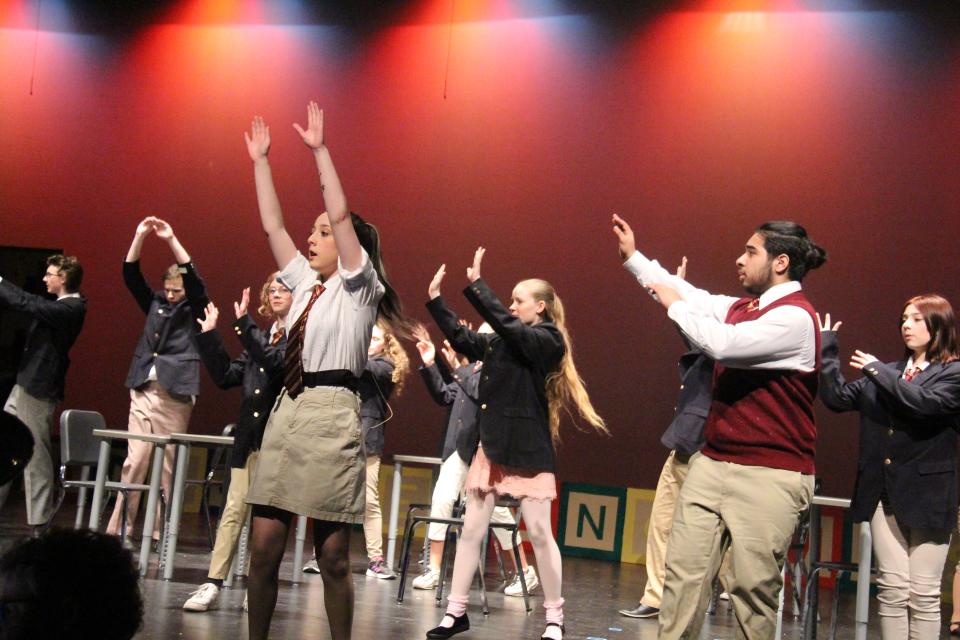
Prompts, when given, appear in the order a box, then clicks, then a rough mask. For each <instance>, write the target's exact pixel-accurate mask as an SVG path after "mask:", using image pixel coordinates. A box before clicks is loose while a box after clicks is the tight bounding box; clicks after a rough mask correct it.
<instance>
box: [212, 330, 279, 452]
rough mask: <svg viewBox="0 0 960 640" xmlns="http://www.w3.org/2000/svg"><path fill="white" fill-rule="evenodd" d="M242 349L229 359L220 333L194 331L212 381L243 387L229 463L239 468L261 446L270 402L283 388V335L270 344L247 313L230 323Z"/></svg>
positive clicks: (230, 386)
mask: <svg viewBox="0 0 960 640" xmlns="http://www.w3.org/2000/svg"><path fill="white" fill-rule="evenodd" d="M233 331H234V332H235V333H236V334H237V337H238V338H239V339H240V342H241V343H242V344H243V347H244V350H243V352H242V353H241V354H240V357H238V358H235V359H231V358H230V354H229V353H227V349H226V347H224V345H223V339H222V338H221V336H220V334H219V332H217V331H216V330H214V331H206V332H203V333H198V334H197V348H198V349H199V351H200V358H201V359H202V360H203V364H204V366H205V367H206V368H207V371H208V372H209V373H210V377H211V378H212V379H213V382H214V383H215V384H216V385H217V386H218V387H220V388H221V389H230V388H232V387H240V386H242V387H243V401H242V402H241V404H240V416H239V417H238V418H237V423H236V425H237V426H236V429H235V431H234V434H233V438H234V443H233V448H231V449H230V466H231V467H234V468H237V469H240V468H242V467H243V466H244V465H245V464H246V463H247V457H248V456H249V455H250V452H251V451H257V450H259V449H260V445H261V444H262V443H263V431H264V429H266V427H267V418H269V417H270V411H271V410H272V409H273V403H274V401H275V400H276V399H277V396H278V395H279V394H280V390H281V389H283V353H284V348H285V347H286V342H287V338H286V334H284V336H283V337H282V338H280V342H279V343H277V344H276V345H273V344H271V336H270V332H269V331H263V330H262V329H260V327H258V326H257V323H256V322H254V320H253V318H251V317H250V315H249V314H247V315H245V316H243V317H242V318H240V319H239V320H237V321H236V322H235V323H233Z"/></svg>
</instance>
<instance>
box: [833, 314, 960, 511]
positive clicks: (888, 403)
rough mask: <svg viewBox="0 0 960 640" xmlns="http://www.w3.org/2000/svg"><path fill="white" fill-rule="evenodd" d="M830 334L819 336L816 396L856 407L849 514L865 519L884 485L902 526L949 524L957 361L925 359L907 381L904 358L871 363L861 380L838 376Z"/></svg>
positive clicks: (957, 421) (957, 415) (959, 374)
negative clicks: (854, 465) (857, 438)
mask: <svg viewBox="0 0 960 640" xmlns="http://www.w3.org/2000/svg"><path fill="white" fill-rule="evenodd" d="M838 350H839V347H838V344H837V334H836V333H835V332H833V331H824V332H823V334H822V347H821V354H822V361H823V366H822V369H821V370H820V399H821V400H823V403H824V404H825V405H827V407H828V408H830V409H831V410H833V411H838V412H839V411H853V410H857V411H859V412H860V459H859V461H858V462H857V481H856V485H855V486H854V489H853V501H852V504H851V505H850V513H851V515H852V516H853V519H854V521H855V522H864V521H867V520H869V519H870V518H871V517H873V513H874V511H876V508H877V504H878V503H879V502H880V495H881V493H882V491H883V488H884V486H886V490H887V496H888V498H889V501H890V506H891V507H892V509H893V513H894V515H895V516H896V518H897V522H898V523H899V524H901V525H903V526H908V527H920V528H926V529H942V530H949V529H953V528H954V527H956V524H957V432H956V430H957V428H958V427H960V362H951V363H949V364H946V365H942V364H938V363H931V364H930V365H929V366H928V367H927V368H926V369H924V371H923V372H921V373H920V374H919V375H917V377H915V378H914V379H913V380H912V381H910V382H907V381H905V380H902V379H900V375H901V373H902V372H903V368H904V366H905V365H906V361H900V362H891V363H887V364H882V363H880V362H874V363H871V364H869V365H867V366H866V367H864V369H863V373H864V377H863V378H861V379H859V380H857V381H855V382H846V381H845V380H844V378H843V375H842V374H841V373H840V359H839V357H838Z"/></svg>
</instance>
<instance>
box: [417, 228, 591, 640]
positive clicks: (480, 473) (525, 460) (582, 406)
mask: <svg viewBox="0 0 960 640" xmlns="http://www.w3.org/2000/svg"><path fill="white" fill-rule="evenodd" d="M484 253H485V249H484V248H483V247H480V248H478V249H477V251H476V253H475V254H474V258H473V266H471V267H470V268H469V269H467V279H468V280H469V281H470V285H469V286H468V287H467V288H466V289H465V290H464V295H465V296H466V297H467V300H469V301H470V303H471V304H472V305H473V306H474V308H475V309H476V310H477V311H478V312H479V313H480V315H481V316H482V317H483V319H484V320H486V321H487V322H488V323H489V324H490V326H491V327H492V328H493V330H494V333H493V334H480V333H476V332H473V331H471V330H470V329H468V328H467V327H465V326H462V325H461V324H460V323H458V322H457V315H456V314H455V313H453V312H452V311H451V310H450V309H449V308H447V306H446V305H445V304H444V302H443V298H441V297H440V283H441V281H442V280H443V277H444V275H445V273H446V268H445V266H441V267H440V269H439V270H438V271H437V273H436V275H435V276H434V278H433V281H432V282H431V283H430V286H429V288H428V294H429V296H430V302H428V303H427V308H428V309H429V310H430V313H431V315H433V318H434V320H435V321H436V322H437V324H438V325H439V327H440V329H441V331H443V333H444V334H445V335H446V336H447V339H448V340H449V341H450V343H451V344H452V345H453V347H454V349H456V350H457V351H458V352H459V353H462V354H464V355H465V356H467V357H468V358H470V359H471V360H483V375H482V377H481V380H480V389H479V399H478V402H479V404H480V415H479V418H478V421H477V423H478V428H479V431H480V447H479V448H478V449H477V453H476V455H475V456H474V458H473V462H472V463H471V465H470V471H469V472H468V474H467V484H466V489H467V510H466V516H465V518H464V525H463V531H462V534H461V538H460V542H459V544H458V545H457V555H456V560H455V562H454V569H453V585H452V587H451V589H450V596H449V597H448V599H447V611H446V614H445V615H444V616H443V619H442V620H441V622H440V625H439V626H437V627H435V628H434V629H431V630H430V631H428V632H427V638H449V637H451V636H453V635H455V634H457V633H460V632H462V631H466V630H467V629H469V628H470V622H469V620H468V619H467V614H466V609H467V602H468V597H467V594H468V593H469V590H470V584H471V583H472V582H473V577H474V574H475V572H476V570H477V565H478V563H479V559H480V549H481V545H482V542H483V538H484V536H485V534H486V531H487V526H488V525H489V523H490V516H491V513H492V512H493V508H494V506H495V505H496V500H497V497H498V496H502V495H510V496H512V497H514V498H516V499H518V500H519V501H520V511H521V513H522V515H523V519H524V521H525V522H526V525H527V534H528V536H529V539H530V542H531V543H532V544H533V550H534V554H535V555H536V558H537V564H538V567H539V573H540V583H541V584H542V586H543V593H544V603H543V606H544V609H545V612H546V627H545V629H544V632H543V635H542V636H541V638H542V639H546V640H561V639H562V638H563V631H564V627H563V598H562V597H561V595H560V592H561V583H562V567H561V561H560V549H559V548H558V547H557V542H556V540H554V539H553V531H552V528H551V521H550V505H551V502H552V501H553V500H555V499H556V497H557V491H556V478H555V477H554V469H555V464H556V458H555V451H554V446H555V445H556V443H557V442H559V440H560V433H559V427H560V415H561V413H564V412H565V413H567V414H568V415H570V416H573V415H574V414H576V415H577V416H578V417H579V418H580V419H581V420H582V421H584V422H586V423H587V424H589V425H590V426H591V427H593V428H594V429H596V430H597V431H600V432H603V433H608V431H607V427H606V424H605V423H604V421H603V418H601V417H600V416H599V415H598V414H597V412H596V410H595V409H594V408H593V405H592V403H591V402H590V397H589V396H588V395H587V391H586V389H585V388H584V385H583V381H582V380H581V379H580V376H579V374H578V373H577V369H576V366H575V365H574V362H573V350H572V346H571V342H570V336H569V333H568V332H567V328H566V318H565V316H564V310H563V304H562V303H561V301H560V298H559V296H557V294H556V291H555V290H554V289H553V286H552V285H550V283H548V282H547V281H545V280H537V279H533V280H522V281H521V282H519V283H517V285H516V286H515V287H514V289H513V294H512V296H511V304H510V307H509V309H508V308H506V307H504V306H503V304H502V303H501V302H500V301H499V300H498V299H497V297H496V295H495V294H494V293H493V291H492V290H491V289H490V288H489V287H488V286H487V284H486V283H485V282H484V281H483V280H482V279H481V278H480V264H481V261H482V260H483V255H484Z"/></svg>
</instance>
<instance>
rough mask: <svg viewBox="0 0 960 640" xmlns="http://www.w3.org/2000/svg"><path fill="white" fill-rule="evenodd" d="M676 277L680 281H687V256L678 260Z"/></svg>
mask: <svg viewBox="0 0 960 640" xmlns="http://www.w3.org/2000/svg"><path fill="white" fill-rule="evenodd" d="M677 277H678V278H680V279H681V280H686V279H687V256H683V258H682V259H681V260H680V266H679V267H677Z"/></svg>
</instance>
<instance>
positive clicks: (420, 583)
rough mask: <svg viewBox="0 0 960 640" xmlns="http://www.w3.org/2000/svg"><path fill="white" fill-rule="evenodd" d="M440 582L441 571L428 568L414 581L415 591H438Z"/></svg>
mask: <svg viewBox="0 0 960 640" xmlns="http://www.w3.org/2000/svg"><path fill="white" fill-rule="evenodd" d="M439 582H440V570H439V569H433V568H428V569H427V570H426V571H424V572H423V573H422V574H420V575H419V576H417V577H416V578H414V579H413V588H414V589H436V588H437V584H438V583H439Z"/></svg>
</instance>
